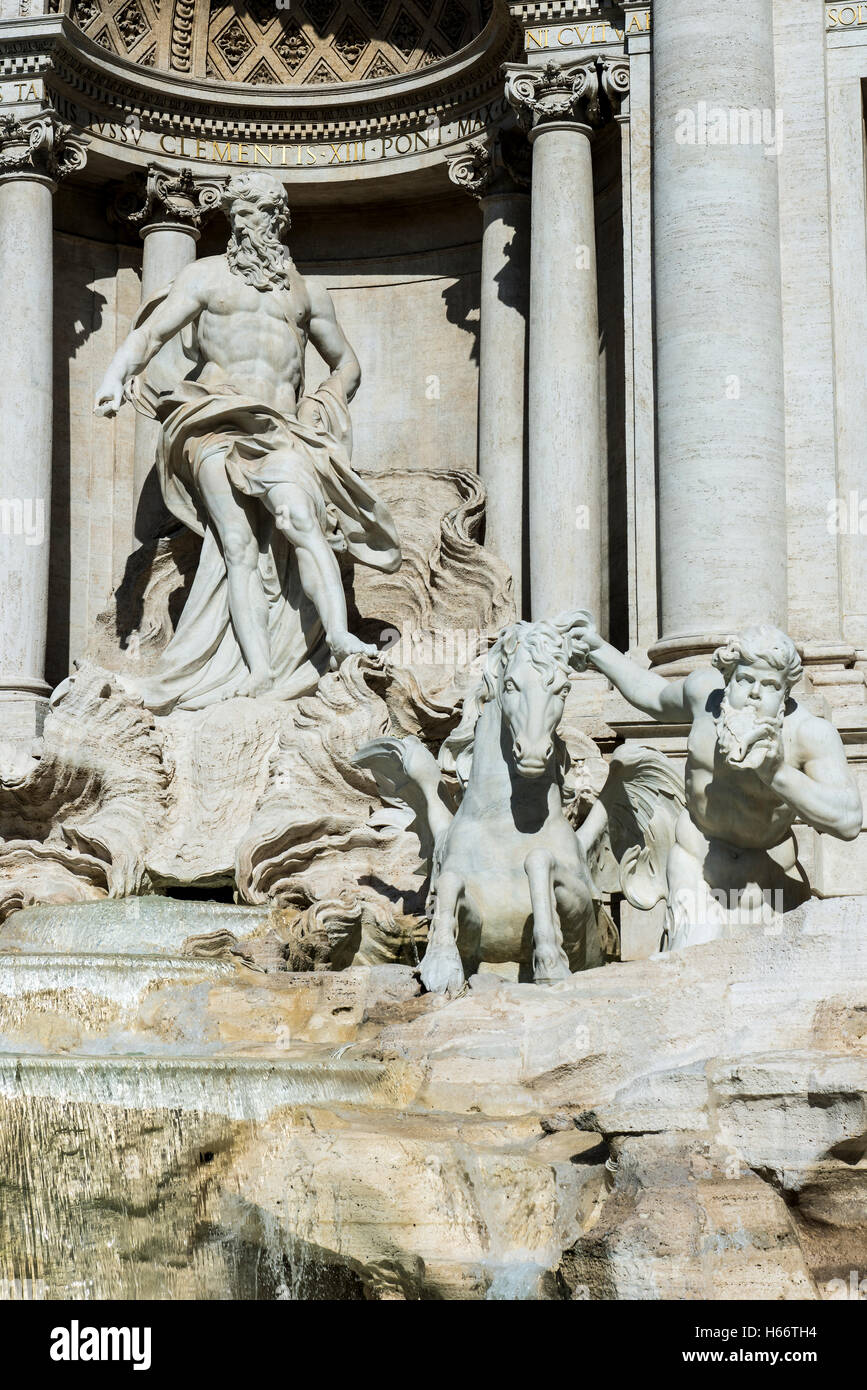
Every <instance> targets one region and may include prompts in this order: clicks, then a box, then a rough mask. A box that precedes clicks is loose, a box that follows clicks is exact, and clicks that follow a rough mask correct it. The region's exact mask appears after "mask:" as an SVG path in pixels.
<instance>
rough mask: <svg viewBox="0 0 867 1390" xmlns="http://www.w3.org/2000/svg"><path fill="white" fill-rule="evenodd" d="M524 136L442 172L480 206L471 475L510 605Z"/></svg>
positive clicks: (519, 599) (522, 326)
mask: <svg viewBox="0 0 867 1390" xmlns="http://www.w3.org/2000/svg"><path fill="white" fill-rule="evenodd" d="M528 153H529V151H528V149H527V143H526V140H525V138H524V137H523V136H522V135H521V134H520V133H519V132H516V131H506V132H500V133H499V134H498V136H497V137H496V139H495V140H494V141H492V142H486V141H473V143H472V144H471V145H470V146H469V147H468V148H467V150H465V151H463V152H461V153H460V154H457V155H454V156H452V157H451V158H449V160H448V163H449V176H450V178H451V179H452V181H453V182H454V183H456V184H457V185H458V187H459V188H464V189H466V190H467V192H469V193H471V194H472V195H473V197H475V198H476V199H478V202H479V206H480V208H481V212H482V275H481V294H480V323H479V476H480V477H481V479H482V482H483V483H484V485H485V490H486V493H487V504H486V513H485V514H486V523H485V544H486V545H487V546H488V547H489V548H490V549H491V550H492V551H493V552H494V554H495V555H498V556H499V558H500V559H501V560H503V561H504V562H505V563H506V564H507V565H508V567H509V569H510V571H511V574H512V578H513V580H514V585H515V603H516V605H517V609H518V613H519V614H521V613H522V611H524V610H525V609H528V603H527V601H526V595H525V589H528V588H529V583H528V576H526V575H525V574H524V556H525V551H526V548H527V540H526V486H525V471H526V470H525V461H526V441H525V430H524V424H525V409H526V395H525V383H526V373H527V322H528V315H529V299H530V196H529V183H530V178H529V173H530V170H529V158H528V157H527V156H528Z"/></svg>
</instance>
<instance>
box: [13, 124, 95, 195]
mask: <svg viewBox="0 0 867 1390" xmlns="http://www.w3.org/2000/svg"><path fill="white" fill-rule="evenodd" d="M88 144H89V141H88V140H87V139H86V137H85V136H83V135H78V134H75V133H73V129H72V126H69V125H65V124H64V122H63V121H60V120H58V118H57V117H56V116H55V115H54V112H53V111H41V112H40V113H39V115H37V116H31V117H28V118H27V119H26V120H23V121H21V120H19V119H18V117H17V116H0V179H9V178H34V177H35V176H38V177H40V178H44V179H48V180H50V181H51V182H52V183H58V182H59V181H60V179H62V178H65V177H66V175H67V174H72V173H74V172H75V170H76V169H83V168H84V166H85V164H86V162H87V145H88Z"/></svg>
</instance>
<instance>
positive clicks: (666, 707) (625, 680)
mask: <svg viewBox="0 0 867 1390" xmlns="http://www.w3.org/2000/svg"><path fill="white" fill-rule="evenodd" d="M573 637H574V638H575V640H576V642H577V644H578V648H579V650H580V651H581V652H582V654H583V655H584V656H585V657H586V659H587V660H588V661H590V662H591V663H592V664H593V665H594V666H595V667H596V669H597V671H601V672H602V674H603V676H607V677H608V679H609V680H610V681H611V684H612V685H614V686H616V687H617V689H618V690H619V691H620V693H621V695H623V696H624V698H625V699H627V700H628V701H629V703H630V704H631V705H634V706H635V708H636V709H640V710H642V711H643V712H644V713H645V714H649V715H650V717H651V719H659V720H661V721H663V722H664V721H667V720H671V721H672V722H675V723H684V722H686V723H688V722H689V721H691V720H692V718H693V715H694V713H695V709H696V705H695V701H696V698H699V699H700V700H702V701H703V700H704V699H705V698H706V696H707V690H706V689H705V687H708V688H710V687H711V686H714V685H719V684H720V681H719V678H718V677H717V675H716V672H713V671H711V672H708V671H701V672H698V671H696V672H693V673H692V674H691V675H689V676H687V677H686V678H685V679H683V680H673V681H669V680H665V679H664V678H663V677H662V676H657V675H656V674H655V673H654V672H653V671H647V670H645V668H644V667H643V666H638V665H637V664H636V663H635V662H634V661H630V659H629V657H628V656H625V655H624V653H623V652H619V651H618V650H617V648H616V647H612V646H611V645H610V644H609V643H608V642H605V641H604V640H603V639H602V638H601V637H600V636H599V633H598V632H597V631H596V628H595V626H594V625H593V622H592V621H591V620H589V619H587V620H584V621H580V622H579V621H576V623H575V626H574V628H573ZM696 678H697V679H696ZM697 687H700V688H697Z"/></svg>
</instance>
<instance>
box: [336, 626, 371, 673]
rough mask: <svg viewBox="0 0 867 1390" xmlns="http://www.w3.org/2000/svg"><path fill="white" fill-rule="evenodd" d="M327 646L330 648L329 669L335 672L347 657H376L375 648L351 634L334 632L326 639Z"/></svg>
mask: <svg viewBox="0 0 867 1390" xmlns="http://www.w3.org/2000/svg"><path fill="white" fill-rule="evenodd" d="M328 645H329V647H330V648H331V669H332V671H336V670H337V667H338V666H339V665H340V663H341V662H342V661H345V660H346V658H347V657H348V656H352V655H353V654H354V653H356V652H357V653H358V654H360V655H361V656H376V655H377V654H378V652H377V648H376V647H374V646H372V645H371V643H370V642H362V640H361V638H360V637H353V635H352V633H351V632H334V633H332V634H331V635H330V636H329V638H328Z"/></svg>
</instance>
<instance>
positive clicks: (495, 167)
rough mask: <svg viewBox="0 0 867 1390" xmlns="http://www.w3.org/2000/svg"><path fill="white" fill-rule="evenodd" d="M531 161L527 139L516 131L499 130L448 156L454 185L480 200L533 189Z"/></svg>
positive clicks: (450, 176) (450, 175)
mask: <svg viewBox="0 0 867 1390" xmlns="http://www.w3.org/2000/svg"><path fill="white" fill-rule="evenodd" d="M530 160H531V153H530V146H529V144H528V143H527V140H526V137H525V136H524V135H523V134H522V133H521V132H520V131H516V130H498V131H497V132H496V135H494V136H486V137H484V138H483V139H480V140H471V141H470V143H469V144H468V145H467V146H466V148H465V149H463V150H460V151H458V153H457V154H447V155H446V163H447V164H448V166H449V178H450V179H451V181H452V183H454V184H456V185H457V187H458V188H462V189H464V190H465V192H467V193H470V194H472V196H473V197H474V198H479V199H481V198H490V197H494V196H497V195H500V194H514V193H523V192H525V191H526V190H527V189H529V187H530Z"/></svg>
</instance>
